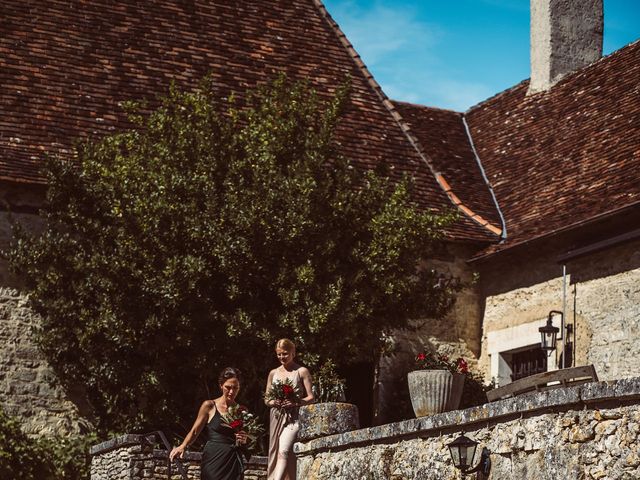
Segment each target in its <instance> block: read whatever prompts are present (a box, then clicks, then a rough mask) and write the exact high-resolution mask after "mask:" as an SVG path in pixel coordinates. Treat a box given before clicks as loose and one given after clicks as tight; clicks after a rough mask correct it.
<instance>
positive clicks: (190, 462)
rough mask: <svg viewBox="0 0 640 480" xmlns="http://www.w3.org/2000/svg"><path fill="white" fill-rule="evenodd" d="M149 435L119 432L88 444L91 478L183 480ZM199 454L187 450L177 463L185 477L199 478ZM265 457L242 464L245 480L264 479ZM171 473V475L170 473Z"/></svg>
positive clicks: (200, 455) (175, 465)
mask: <svg viewBox="0 0 640 480" xmlns="http://www.w3.org/2000/svg"><path fill="white" fill-rule="evenodd" d="M155 445H156V441H155V438H154V436H153V435H151V436H145V435H122V436H120V437H117V438H114V439H111V440H109V441H106V442H103V443H100V444H98V445H94V446H93V447H91V451H90V454H91V480H143V479H144V480H167V478H171V479H175V480H183V478H184V477H183V476H182V473H181V470H180V469H179V468H178V465H177V463H176V462H173V463H172V464H170V462H169V459H168V457H167V451H166V450H158V449H157V448H155ZM201 460H202V454H200V453H197V452H187V453H186V454H185V456H184V460H183V461H182V462H181V464H182V466H183V470H184V472H185V473H186V475H187V478H188V479H189V480H200V462H201ZM266 472H267V459H266V457H255V456H254V457H251V458H250V459H249V461H248V462H247V463H246V464H245V476H244V478H245V480H266V478H267V473H266ZM170 474H171V475H170Z"/></svg>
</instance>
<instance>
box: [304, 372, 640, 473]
mask: <svg viewBox="0 0 640 480" xmlns="http://www.w3.org/2000/svg"><path fill="white" fill-rule="evenodd" d="M461 431H464V432H465V435H467V436H468V437H470V438H473V439H474V440H476V441H478V442H479V443H480V446H479V447H478V451H480V450H481V448H482V447H487V448H488V449H489V450H490V451H491V461H492V469H491V473H490V475H489V478H491V479H530V478H537V479H557V478H567V479H616V480H617V479H623V480H624V479H628V480H631V479H638V478H640V447H639V446H638V436H639V434H640V378H632V379H625V380H618V381H612V382H599V383H589V384H585V385H582V386H578V387H570V388H558V389H555V390H549V391H546V392H540V393H534V394H528V395H522V396H519V397H516V398H511V399H506V400H501V401H498V402H494V403H490V404H485V405H482V406H480V407H474V408H469V409H466V410H457V411H453V412H447V413H443V414H438V415H432V416H428V417H421V418H417V419H413V420H406V421H403V422H398V423H392V424H388V425H382V426H378V427H372V428H367V429H362V430H356V431H352V432H347V433H344V434H338V435H331V436H328V437H323V438H318V439H315V440H311V441H309V442H306V443H297V444H296V445H295V452H296V455H297V457H298V478H299V479H304V480H319V479H327V480H367V479H379V480H401V479H402V480H404V479H421V480H426V479H434V480H435V479H437V480H448V479H456V480H457V479H459V478H461V476H460V472H459V471H457V470H456V469H455V468H454V467H453V464H452V462H451V458H450V455H449V451H448V448H447V444H448V443H450V442H451V441H453V440H454V439H455V438H457V437H458V436H459V434H460V432H461ZM478 456H479V455H478V454H477V456H476V461H477V458H478Z"/></svg>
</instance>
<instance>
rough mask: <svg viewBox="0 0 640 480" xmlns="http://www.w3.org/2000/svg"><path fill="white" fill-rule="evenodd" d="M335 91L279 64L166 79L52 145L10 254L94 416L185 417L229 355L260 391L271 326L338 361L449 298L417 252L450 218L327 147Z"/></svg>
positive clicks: (370, 351)
mask: <svg viewBox="0 0 640 480" xmlns="http://www.w3.org/2000/svg"><path fill="white" fill-rule="evenodd" d="M347 91H348V88H342V89H341V90H340V91H339V92H338V94H337V95H336V96H335V98H332V99H330V100H325V101H323V100H321V99H320V98H319V96H318V95H317V94H316V93H315V92H314V91H313V90H312V89H311V88H309V87H308V86H307V85H305V84H304V83H295V84H292V83H290V82H288V81H287V80H286V78H284V77H280V78H279V79H277V80H276V81H274V82H273V83H272V84H270V85H269V86H266V87H263V88H259V89H257V90H256V91H254V92H249V93H247V95H246V96H245V97H244V99H243V100H242V102H240V101H239V100H238V101H234V99H233V98H232V99H230V100H227V101H221V100H220V99H219V98H218V96H217V94H216V92H215V88H214V87H213V86H212V84H211V83H210V82H207V81H205V82H203V83H202V85H201V86H200V87H199V88H198V89H197V90H196V91H194V92H183V91H180V90H178V89H177V88H172V89H171V90H170V92H169V94H168V95H167V96H166V97H165V98H163V99H162V100H161V104H160V105H159V106H158V107H157V108H156V109H154V110H152V111H151V112H150V113H144V112H145V107H144V105H135V104H132V105H128V109H129V114H130V121H131V122H132V127H131V128H130V129H128V130H126V131H123V132H121V133H117V134H114V135H111V136H108V137H106V138H102V139H99V140H95V141H91V142H87V143H84V144H82V145H80V146H79V148H78V158H77V161H76V162H70V161H64V160H61V159H55V158H54V159H51V160H50V161H48V163H47V173H48V182H49V190H48V194H47V202H46V208H45V211H44V219H45V223H46V228H45V230H44V232H43V233H42V234H39V235H30V234H27V233H25V232H18V233H17V237H16V238H17V241H16V243H15V246H14V248H13V249H12V251H11V253H10V260H11V262H12V265H14V267H15V268H16V270H17V271H18V272H21V273H22V274H23V275H24V277H25V279H26V283H27V286H28V288H29V290H30V291H31V296H30V298H31V302H32V304H33V306H34V308H35V309H36V311H37V312H39V313H40V314H41V316H42V323H41V325H40V326H39V327H38V329H37V332H36V336H37V341H38V343H39V345H40V347H41V348H42V350H43V352H44V353H45V355H46V357H47V359H48V361H49V362H50V363H51V365H52V366H53V367H54V368H55V370H56V371H57V372H58V375H59V377H60V378H61V379H62V380H63V382H65V383H66V384H67V385H68V386H77V385H82V386H83V387H84V389H85V391H86V396H87V398H88V400H89V402H90V404H91V406H92V408H93V411H94V413H95V416H96V419H97V422H98V426H99V427H100V428H101V429H103V430H105V429H111V430H119V431H123V430H132V429H136V428H147V427H150V426H151V425H154V426H157V425H158V424H163V425H167V424H171V423H172V422H173V421H174V420H177V419H178V420H182V421H184V422H185V424H186V423H188V422H189V421H190V420H191V419H192V417H193V412H194V411H195V408H196V404H197V403H199V402H200V401H202V399H203V398H205V396H206V395H213V392H208V393H207V392H206V389H207V385H209V384H212V385H215V381H214V379H215V375H216V372H218V371H219V370H220V369H221V368H222V367H224V366H227V365H236V366H239V367H240V368H242V369H243V370H244V371H245V373H246V378H245V384H250V383H251V382H250V381H251V380H255V379H258V381H259V383H258V385H259V386H258V387H257V388H256V389H255V390H254V394H255V395H258V394H257V393H256V392H258V391H259V389H260V388H261V387H262V382H263V379H264V378H265V375H266V367H265V365H269V364H271V363H272V359H271V356H272V349H273V343H274V341H275V339H277V338H278V337H280V336H290V337H292V338H293V339H294V340H296V341H297V342H298V344H299V346H300V350H302V351H303V352H304V354H305V357H304V358H305V360H306V361H307V362H308V363H309V364H311V365H314V364H315V363H317V362H318V361H319V359H321V358H322V359H324V358H332V359H334V360H335V361H336V362H337V363H338V364H339V365H344V364H345V363H349V362H352V361H357V360H372V359H375V358H376V357H377V355H378V354H379V352H380V349H381V347H382V342H383V336H384V333H385V332H388V331H389V330H390V329H392V328H398V327H403V326H405V325H406V324H407V319H409V318H415V317H418V316H433V317H438V316H440V315H442V314H443V313H444V312H445V311H446V309H447V308H448V307H449V306H450V304H451V302H452V295H451V293H452V292H451V289H450V288H447V287H444V286H443V284H442V282H441V281H439V277H438V273H437V272H435V271H433V270H430V269H425V268H422V269H417V268H416V266H417V263H418V260H419V259H424V258H426V257H428V255H429V252H430V248H431V245H432V244H433V242H434V241H436V239H437V238H438V232H439V230H440V228H441V227H442V226H443V225H444V224H446V222H448V221H449V220H450V219H451V216H439V215H435V214H433V213H432V212H429V211H426V210H420V209H418V208H416V207H415V205H414V202H413V200H412V182H411V179H408V178H404V179H401V180H400V181H395V182H394V181H391V180H390V179H389V178H388V175H387V173H386V171H385V168H384V166H380V168H379V169H378V170H377V171H375V172H373V171H363V170H362V169H359V168H355V167H354V165H352V164H351V163H350V162H349V161H348V159H345V158H344V157H343V156H342V155H341V154H340V152H339V145H337V144H336V142H335V140H334V136H333V134H334V130H335V128H336V125H337V123H338V122H339V120H340V117H341V115H342V112H343V111H344V109H345V108H347V107H348V93H347ZM236 103H237V104H236ZM240 103H242V105H240ZM209 398H210V397H209Z"/></svg>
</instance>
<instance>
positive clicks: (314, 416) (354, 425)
mask: <svg viewBox="0 0 640 480" xmlns="http://www.w3.org/2000/svg"><path fill="white" fill-rule="evenodd" d="M299 420H300V430H298V438H297V441H298V442H307V441H309V440H313V439H314V438H318V437H324V436H326V435H333V434H334V433H344V432H349V431H351V430H357V429H358V428H360V421H359V418H358V407H356V406H355V405H353V404H351V403H342V402H327V403H312V404H311V405H304V406H302V407H300V416H299Z"/></svg>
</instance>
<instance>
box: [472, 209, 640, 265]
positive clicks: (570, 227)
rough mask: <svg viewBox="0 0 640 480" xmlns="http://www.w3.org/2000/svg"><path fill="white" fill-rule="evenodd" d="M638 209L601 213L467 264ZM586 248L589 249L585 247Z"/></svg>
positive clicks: (482, 255)
mask: <svg viewBox="0 0 640 480" xmlns="http://www.w3.org/2000/svg"><path fill="white" fill-rule="evenodd" d="M638 207H640V201H637V202H633V203H631V204H629V205H626V206H624V207H620V208H616V209H614V210H609V211H608V212H605V213H601V214H599V215H596V216H594V217H590V218H588V219H586V220H581V221H579V222H575V223H572V224H570V225H566V226H564V227H560V228H556V229H555V230H552V231H550V232H547V233H543V234H542V235H538V236H537V237H533V238H530V239H528V240H523V241H521V242H517V243H514V244H512V245H509V246H507V247H505V248H503V249H501V250H498V251H496V252H489V253H485V254H481V255H478V256H477V257H473V258H470V259H469V260H467V263H469V264H471V263H475V262H478V261H483V260H487V259H488V258H490V257H493V256H495V255H499V254H502V253H504V252H507V251H511V250H513V249H514V248H519V247H525V246H528V245H530V244H532V243H535V242H538V241H541V240H547V239H549V238H553V237H555V236H558V235H560V234H562V233H567V232H570V231H572V230H577V229H579V228H582V227H586V226H589V225H592V224H595V223H597V222H600V221H603V220H608V219H610V218H613V217H615V216H617V215H620V214H622V213H625V212H628V211H631V210H634V209H636V208H638ZM614 238H615V237H614ZM585 248H588V247H585ZM604 248H606V247H604ZM587 253H591V252H587ZM585 255H586V253H585ZM560 258H562V257H560Z"/></svg>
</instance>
